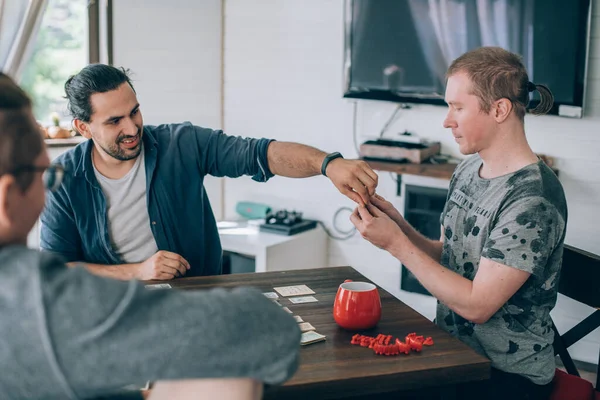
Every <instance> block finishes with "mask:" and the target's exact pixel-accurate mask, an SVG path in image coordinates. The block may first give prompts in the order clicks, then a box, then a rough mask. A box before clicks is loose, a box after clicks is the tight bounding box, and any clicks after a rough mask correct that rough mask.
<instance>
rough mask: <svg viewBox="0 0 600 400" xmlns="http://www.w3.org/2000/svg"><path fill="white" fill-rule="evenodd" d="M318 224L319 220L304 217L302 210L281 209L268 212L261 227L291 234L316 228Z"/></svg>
mask: <svg viewBox="0 0 600 400" xmlns="http://www.w3.org/2000/svg"><path fill="white" fill-rule="evenodd" d="M316 226H317V221H314V220H310V219H303V218H302V213H301V212H297V211H287V210H279V211H276V212H270V213H268V214H267V216H266V218H265V223H264V224H261V225H260V227H259V229H260V230H261V231H262V232H270V233H277V234H280V235H286V236H290V235H295V234H297V233H300V232H304V231H307V230H309V229H314V228H315V227H316Z"/></svg>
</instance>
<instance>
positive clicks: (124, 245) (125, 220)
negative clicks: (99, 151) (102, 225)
mask: <svg viewBox="0 0 600 400" xmlns="http://www.w3.org/2000/svg"><path fill="white" fill-rule="evenodd" d="M94 174H95V175H96V179H98V183H99V184H100V187H101V188H102V191H103V192H104V197H105V198H106V212H107V213H108V225H109V226H108V232H109V235H110V239H111V243H112V246H113V249H114V250H115V251H116V252H117V254H119V255H120V256H121V258H122V259H123V260H124V261H125V262H127V263H137V262H142V261H145V260H147V259H148V258H150V257H151V256H152V255H153V254H154V253H156V252H157V251H158V247H157V245H156V240H155V239H154V235H153V234H152V229H151V228H150V217H149V216H148V205H147V203H146V168H145V161H144V148H143V147H142V151H141V152H140V155H139V156H138V158H137V160H136V161H135V164H134V165H133V167H132V168H131V170H130V171H129V172H128V173H127V174H126V175H125V176H124V177H122V178H120V179H109V178H107V177H105V176H104V175H102V174H101V173H100V172H98V170H97V169H96V166H94Z"/></svg>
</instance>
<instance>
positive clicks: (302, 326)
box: [298, 322, 315, 332]
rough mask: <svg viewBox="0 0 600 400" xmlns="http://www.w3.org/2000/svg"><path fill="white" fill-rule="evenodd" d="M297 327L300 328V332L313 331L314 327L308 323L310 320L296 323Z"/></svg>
mask: <svg viewBox="0 0 600 400" xmlns="http://www.w3.org/2000/svg"><path fill="white" fill-rule="evenodd" d="M298 328H300V331H301V332H308V331H314V330H315V327H314V326H312V325H311V324H310V322H302V323H300V324H298Z"/></svg>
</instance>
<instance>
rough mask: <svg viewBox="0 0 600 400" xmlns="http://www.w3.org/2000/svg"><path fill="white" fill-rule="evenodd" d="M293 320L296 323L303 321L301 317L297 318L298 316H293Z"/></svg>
mask: <svg viewBox="0 0 600 400" xmlns="http://www.w3.org/2000/svg"><path fill="white" fill-rule="evenodd" d="M294 319H295V320H296V322H297V323H300V322H304V320H303V319H302V317H301V316H299V315H294Z"/></svg>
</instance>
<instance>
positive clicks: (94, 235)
mask: <svg viewBox="0 0 600 400" xmlns="http://www.w3.org/2000/svg"><path fill="white" fill-rule="evenodd" d="M142 139H143V142H144V149H145V151H144V153H145V163H146V188H147V191H146V202H147V207H148V215H149V217H150V221H151V222H150V228H151V229H152V233H153V234H154V239H155V240H156V244H157V246H158V249H159V250H167V251H171V252H174V253H177V254H180V255H181V256H183V257H184V258H185V259H186V260H188V261H189V263H190V265H191V269H190V271H188V272H187V274H186V275H187V276H195V275H216V274H220V273H221V257H222V250H221V242H220V240H219V233H218V230H217V224H216V221H215V217H214V215H213V211H212V208H211V206H210V202H209V200H208V196H207V194H206V190H205V188H204V177H205V176H206V175H213V176H218V177H222V176H228V177H239V176H242V175H253V178H252V179H254V180H256V181H259V182H266V181H267V180H268V179H269V178H270V177H272V176H273V174H272V173H271V171H270V170H269V167H268V162H267V147H268V146H269V143H270V140H268V139H249V138H241V137H234V136H227V135H225V134H223V132H221V131H214V130H211V129H206V128H200V127H197V126H194V125H192V124H190V123H183V124H173V125H160V126H145V127H144V134H143V136H142ZM93 145H94V144H93V142H92V141H91V140H88V141H86V142H84V143H81V144H79V145H78V146H77V147H75V148H73V149H71V150H69V151H67V152H66V153H64V154H62V155H61V156H60V157H58V158H57V160H56V162H57V163H60V164H62V165H63V166H64V167H65V168H66V169H67V171H68V173H67V176H66V177H65V180H64V181H63V183H62V185H61V187H60V188H59V189H58V190H57V191H56V192H53V193H49V194H48V197H47V201H46V207H45V209H44V212H43V213H42V216H41V222H42V228H41V237H40V247H41V248H42V250H46V251H50V252H53V253H57V254H60V255H61V256H63V257H64V258H65V259H66V260H67V261H69V262H70V261H83V262H89V263H94V264H112V265H114V264H123V263H124V261H123V260H122V259H121V257H120V256H119V254H118V253H117V252H116V251H115V249H114V248H113V246H112V244H111V240H110V237H109V229H108V216H107V209H106V198H105V197H104V193H103V192H102V189H101V188H100V185H99V184H98V181H97V180H96V176H95V174H94V167H93V165H92V157H91V151H92V148H93ZM131 212H132V213H136V212H146V210H131Z"/></svg>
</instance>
